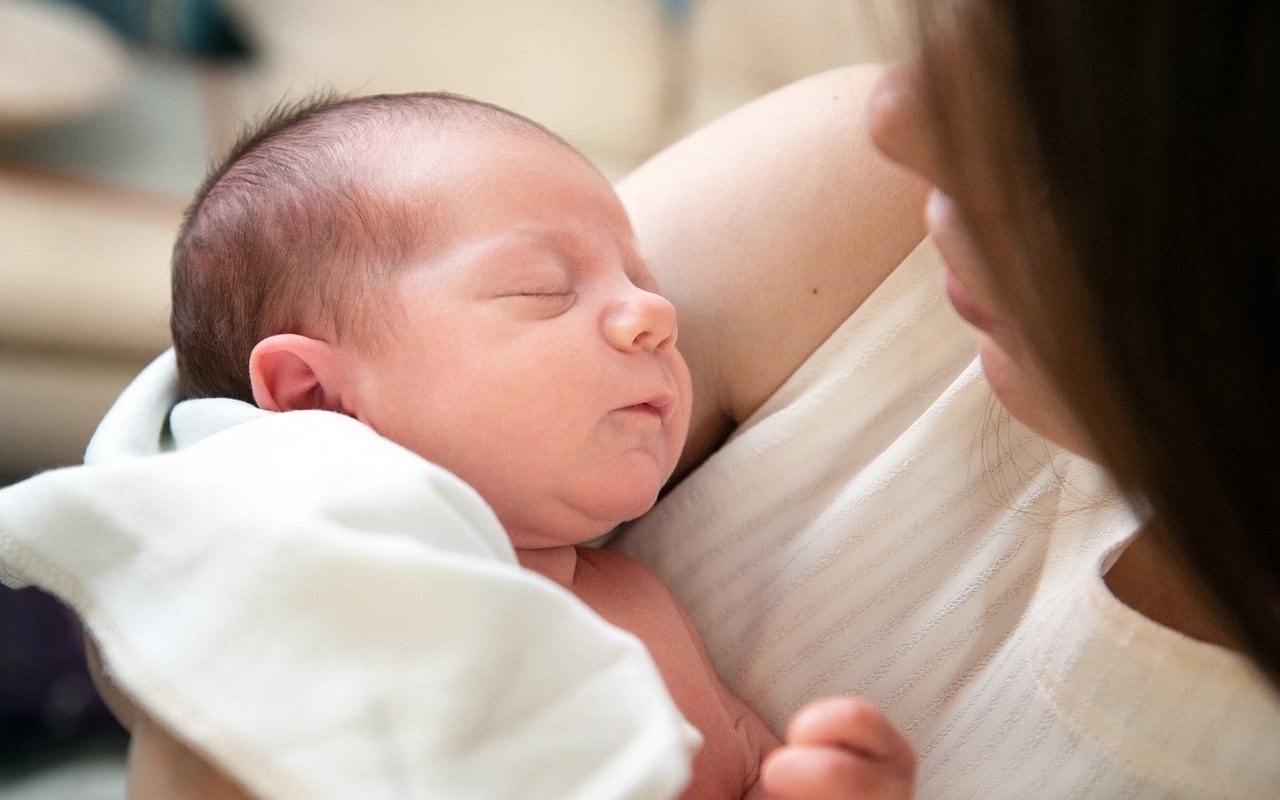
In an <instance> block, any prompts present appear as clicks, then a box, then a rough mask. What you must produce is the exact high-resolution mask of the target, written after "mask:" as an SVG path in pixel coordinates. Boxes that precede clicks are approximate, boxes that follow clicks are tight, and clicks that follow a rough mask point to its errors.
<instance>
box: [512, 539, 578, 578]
mask: <svg viewBox="0 0 1280 800" xmlns="http://www.w3.org/2000/svg"><path fill="white" fill-rule="evenodd" d="M516 559H517V560H518V561H519V562H520V566H522V567H524V568H525V569H529V570H533V571H534V572H536V573H538V574H539V575H542V576H543V577H544V578H548V579H550V580H553V581H555V582H556V583H558V584H560V585H561V586H563V587H565V588H572V586H573V578H574V574H575V573H576V571H577V569H578V548H576V547H574V546H573V545H571V544H565V545H560V546H559V547H537V548H527V549H521V548H518V547H517V548H516Z"/></svg>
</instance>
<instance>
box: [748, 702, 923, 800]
mask: <svg viewBox="0 0 1280 800" xmlns="http://www.w3.org/2000/svg"><path fill="white" fill-rule="evenodd" d="M915 776H916V756H915V752H914V751H913V750H912V748H911V745H910V744H908V743H907V740H906V739H904V738H902V734H900V733H898V731H897V730H895V729H894V727H893V725H891V724H890V723H889V721H888V720H887V719H885V716H884V714H883V713H881V711H880V709H878V708H876V707H875V706H874V705H872V704H871V703H868V702H867V701H866V700H863V699H861V698H857V697H828V698H824V699H822V700H817V701H814V702H813V703H810V704H809V705H807V706H805V707H804V708H802V709H800V711H799V712H798V713H797V714H796V715H795V716H794V717H792V718H791V723H790V724H789V725H788V726H787V741H786V744H784V745H783V746H782V747H779V748H777V749H776V750H774V751H773V752H771V753H770V754H769V755H768V756H767V757H766V758H765V762H764V764H763V766H762V767H761V777H760V782H759V783H758V784H757V789H756V790H754V791H753V792H752V793H751V794H750V795H748V798H749V799H750V800H755V798H756V797H759V798H761V800H763V798H769V800H889V799H890V798H893V799H895V800H896V799H897V798H910V797H912V796H913V790H914V787H915ZM761 786H762V787H763V789H764V791H763V792H760V789H759V787H761Z"/></svg>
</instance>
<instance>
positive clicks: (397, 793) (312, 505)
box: [0, 354, 698, 800]
mask: <svg viewBox="0 0 1280 800" xmlns="http://www.w3.org/2000/svg"><path fill="white" fill-rule="evenodd" d="M174 397H175V385H174V366H173V361H172V358H171V356H170V355H168V354H166V356H164V357H162V358H161V359H159V360H158V361H157V362H156V363H154V364H153V365H152V366H151V367H149V368H148V369H147V370H146V371H145V372H144V373H143V374H142V375H140V376H139V378H138V379H137V381H135V383H134V384H133V385H132V386H131V387H130V388H129V389H128V390H127V391H126V392H125V394H124V395H123V396H122V397H121V399H120V401H119V402H118V403H117V405H116V406H115V408H113V410H112V411H111V412H110V414H108V416H107V417H106V419H105V420H104V421H103V424H102V426H101V428H100V430H99V433H98V434H97V435H96V436H95V439H94V441H93V443H92V445H91V447H90V449H89V453H88V455H87V464H86V466H83V467H76V468H70V469H64V470H58V471H54V472H49V473H45V474H43V475H40V476H37V477H35V478H33V479H31V480H28V481H26V482H23V483H21V484H18V485H15V486H12V487H9V488H8V489H5V490H3V491H2V492H0V578H3V580H4V582H5V583H7V584H9V585H11V586H22V585H28V584H30V585H36V586H40V587H42V588H44V589H45V590H47V591H49V592H51V593H53V594H55V595H57V596H58V597H60V598H61V599H62V600H64V601H65V602H67V603H68V604H69V605H70V606H71V607H72V608H74V609H75V610H76V612H77V613H78V614H79V615H80V617H81V618H82V619H83V620H84V622H85V624H86V626H87V627H88V629H89V631H90V632H91V634H92V636H93V637H94V638H95V640H96V641H97V643H98V645H99V647H100V648H101V650H102V653H103V656H104V658H105V660H106V662H107V665H108V669H109V671H110V673H111V675H112V677H113V678H114V679H115V680H116V681H117V682H118V683H119V684H120V685H121V686H122V687H123V688H124V689H125V690H126V691H127V692H129V693H130V694H131V695H132V696H133V697H134V698H135V699H136V700H137V701H138V702H139V703H140V704H141V705H142V706H143V707H145V708H146V709H147V710H148V711H149V712H150V713H151V714H153V715H154V716H155V717H157V718H158V719H160V720H161V721H162V722H164V723H166V724H167V725H168V726H169V727H171V728H172V729H173V730H174V731H176V732H177V733H178V734H179V735H180V736H181V737H182V738H184V739H186V740H187V741H189V742H191V743H192V744H194V745H195V746H196V747H198V748H199V749H200V750H202V751H203V752H205V753H206V754H207V755H208V757H209V758H210V759H211V760H212V761H214V762H215V763H217V764H218V765H220V766H221V767H222V768H224V769H225V770H226V771H227V772H229V773H230V774H232V775H234V776H235V777H236V778H237V779H239V780H240V781H241V782H242V783H244V784H245V785H246V786H247V787H248V788H249V789H250V790H251V791H252V792H253V793H255V794H257V795H260V796H262V797H264V798H279V799H281V800H284V799H285V798H298V799H301V798H308V799H313V798H328V797H332V798H353V797H359V798H362V799H365V798H367V799H369V800H378V799H380V798H388V799H390V798H418V797H422V798H503V797H520V798H548V800H551V799H552V798H554V799H555V800H564V799H565V798H583V799H584V800H586V799H587V798H590V799H591V800H598V799H599V798H667V797H672V796H674V795H675V794H677V793H678V791H679V789H680V788H681V786H683V784H684V781H685V780H686V778H687V775H688V768H689V761H690V756H691V752H692V750H693V749H695V748H696V746H697V742H698V737H697V733H696V732H695V731H693V729H692V728H690V727H689V726H688V725H687V723H685V722H684V720H683V718H682V717H681V716H680V714H679V712H678V711H677V709H676V708H675V706H674V704H673V703H672V701H671V700H670V697H669V695H668V694H667V692H666V689H665V686H664V684H663V682H662V680H661V677H660V676H659V675H658V672H657V670H656V668H655V667H654V665H653V663H652V661H651V659H650V658H649V656H648V653H647V652H646V650H645V649H644V647H643V646H642V645H641V644H640V642H639V641H638V640H637V639H635V638H634V637H632V636H630V635H629V634H626V633H624V632H622V631H619V630H617V629H615V628H613V627H611V626H609V625H608V624H606V623H605V622H604V621H603V620H601V619H600V618H599V617H598V616H596V615H595V614H594V613H592V612H591V611H590V610H589V609H587V608H586V607H585V606H584V605H582V604H581V603H580V602H579V601H578V600H577V599H576V598H574V597H573V596H572V595H571V594H569V593H568V592H566V591H564V590H562V589H561V588H560V587H558V586H555V585H554V584H552V583H551V582H549V581H546V580H544V579H542V578H541V577H540V576H537V575H534V574H532V573H529V572H526V571H524V570H521V569H520V568H519V567H518V566H517V565H516V562H515V557H514V553H513V551H512V549H511V546H510V543H509V542H508V540H507V538H506V536H505V534H504V532H503V530H502V528H501V526H500V525H499V523H498V520H497V519H496V517H495V516H494V515H493V513H492V511H491V510H490V509H489V508H488V506H487V505H485V503H484V502H483V501H482V500H481V499H480V497H479V496H478V495H477V494H476V493H475V492H474V491H473V490H471V488H470V487H468V486H467V485H466V484H464V483H463V482H462V481H460V480H458V479H457V478H456V477H454V476H452V475H451V474H449V473H447V472H446V471H444V470H442V469H440V468H439V467H437V466H434V465H432V464H430V463H428V462H426V461H424V460H423V459H421V458H419V457H417V456H416V455H414V454H412V453H410V452H409V451H407V450H405V449H403V448H401V447H399V446H397V445H395V444H393V443H391V442H389V441H387V440H386V439H383V438H381V437H380V436H378V435H376V434H374V433H373V432H372V431H371V430H369V429H368V428H367V427H365V426H363V425H361V424H360V423H358V422H356V421H354V420H352V419H349V418H347V417H344V416H341V415H337V414H330V413H325V412H293V413H288V414H273V413H269V412H264V411H261V410H259V409H256V408H253V407H252V406H249V405H247V404H244V403H239V402H236V401H232V400H197V401H187V402H184V403H182V404H180V405H179V406H178V407H177V408H176V409H174V412H173V413H172V415H170V414H169V409H170V407H171V405H172V402H173V399H174Z"/></svg>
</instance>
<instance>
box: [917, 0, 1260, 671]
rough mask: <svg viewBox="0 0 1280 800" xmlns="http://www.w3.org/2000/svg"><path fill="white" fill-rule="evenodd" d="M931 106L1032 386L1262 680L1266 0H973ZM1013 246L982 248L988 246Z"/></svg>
mask: <svg viewBox="0 0 1280 800" xmlns="http://www.w3.org/2000/svg"><path fill="white" fill-rule="evenodd" d="M933 22H934V27H933V28H932V29H931V33H930V34H928V35H927V36H926V40H927V42H928V43H927V44H926V45H925V47H924V51H923V60H924V75H925V76H926V77H925V85H926V89H927V93H928V95H929V98H930V105H931V108H932V111H933V113H934V117H935V120H936V123H937V125H938V127H939V130H940V131H941V132H942V138H943V140H944V142H945V145H946V151H945V153H944V155H945V156H946V158H947V160H948V161H949V162H950V163H949V164H948V174H949V177H950V179H951V180H953V181H954V186H953V187H952V191H953V193H955V194H956V195H957V200H958V201H959V202H960V204H961V206H962V207H966V206H967V207H968V208H967V209H966V210H968V209H970V208H972V207H973V206H974V202H975V200H974V198H976V197H978V196H980V195H983V194H985V195H992V194H998V195H999V196H1000V197H1001V203H1002V204H1003V207H1002V208H1001V209H1000V212H999V214H998V216H999V217H1000V221H1001V223H1002V224H1001V225H1000V226H992V225H990V222H991V220H992V218H991V217H990V216H986V217H983V216H981V215H972V216H970V219H969V222H970V224H971V226H972V227H973V228H974V234H975V238H977V239H978V242H979V244H980V246H982V247H983V249H984V251H986V252H987V254H988V256H989V257H990V260H991V262H992V265H993V270H994V272H995V273H996V274H995V276H994V277H995V280H996V282H997V284H998V289H999V290H1000V291H1001V293H1002V294H1003V297H1002V300H1003V301H1004V303H1005V304H1006V307H1008V308H1011V309H1014V310H1015V313H1016V314H1017V316H1018V322H1019V327H1020V328H1021V329H1022V333H1023V335H1024V337H1025V338H1026V340H1027V344H1028V346H1029V347H1030V349H1031V351H1032V352H1033V353H1034V355H1035V357H1036V358H1037V360H1038V362H1039V363H1040V365H1041V367H1042V368H1043V369H1044V370H1045V372H1046V373H1047V374H1048V376H1049V378H1050V380H1051V382H1052V383H1053V384H1054V386H1055V387H1056V389H1057V390H1058V392H1059V394H1060V395H1061V396H1062V397H1063V399H1064V400H1065V401H1066V402H1067V404H1068V405H1069V407H1070V408H1071V410H1072V413H1073V414H1074V415H1075V417H1076V420H1077V421H1078V422H1079V423H1080V425H1081V426H1082V427H1083V428H1084V429H1085V430H1086V431H1087V432H1088V434H1089V435H1090V437H1091V439H1092V442H1091V443H1092V446H1093V451H1094V453H1095V454H1096V455H1097V456H1098V457H1099V458H1100V459H1101V460H1102V462H1103V463H1104V464H1105V465H1106V466H1107V467H1108V468H1109V469H1110V471H1111V472H1112V473H1113V474H1114V476H1115V477H1116V479H1117V480H1118V481H1119V483H1120V484H1121V486H1122V488H1124V489H1125V490H1126V491H1127V492H1128V493H1129V494H1130V496H1131V497H1133V499H1134V501H1135V503H1136V504H1138V506H1139V508H1140V509H1141V510H1143V511H1144V512H1145V513H1146V514H1147V515H1148V516H1149V517H1150V519H1151V522H1152V524H1151V526H1150V528H1151V531H1152V532H1153V533H1154V534H1155V535H1157V536H1158V537H1159V544H1161V545H1162V547H1163V549H1164V550H1165V551H1166V552H1167V553H1169V554H1170V555H1172V556H1173V557H1174V558H1175V559H1176V560H1177V561H1179V562H1181V563H1182V564H1183V565H1184V566H1185V567H1186V568H1187V571H1188V572H1190V573H1191V574H1193V575H1194V576H1195V577H1196V578H1197V580H1198V582H1199V583H1200V584H1201V586H1202V588H1203V589H1204V592H1205V595H1206V598H1207V599H1208V600H1209V601H1210V603H1211V604H1212V605H1214V606H1216V607H1217V610H1218V611H1219V614H1220V616H1221V617H1222V618H1223V620H1224V621H1225V622H1226V624H1227V625H1228V626H1230V628H1231V630H1230V633H1231V635H1232V636H1233V637H1234V638H1236V639H1237V640H1238V641H1239V642H1240V643H1241V644H1242V646H1243V647H1244V648H1245V649H1246V650H1247V651H1248V653H1249V654H1250V655H1251V656H1252V658H1253V659H1254V661H1255V662H1256V663H1257V664H1258V665H1259V666H1260V667H1261V668H1262V669H1263V670H1264V671H1265V672H1266V673H1267V674H1268V675H1269V676H1270V678H1271V679H1272V681H1273V682H1274V683H1276V684H1277V685H1280V401H1278V398H1280V357H1278V356H1280V331H1277V313H1278V312H1280V4H1277V3H1275V2H1274V0H1259V1H1256V2H1222V0H1212V1H1210V0H1201V2H1193V3H1164V2H1146V1H1143V0H1135V1H1133V2H1121V3H1099V2H1090V1H1089V0H1075V1H1074V2H1063V1H1062V0H1053V1H1050V0H990V1H989V2H988V1H981V2H974V3H961V4H958V5H953V6H952V7H951V8H950V10H949V14H948V16H947V17H946V18H943V19H934V20H933ZM995 227H1006V228H1010V229H1012V230H1014V231H1015V232H1016V233H1015V239H1014V241H1002V236H1001V235H1000V234H998V233H996V232H994V231H993V230H992V228H995Z"/></svg>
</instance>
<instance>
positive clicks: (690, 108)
mask: <svg viewBox="0 0 1280 800" xmlns="http://www.w3.org/2000/svg"><path fill="white" fill-rule="evenodd" d="M204 2H206V3H208V2H216V0H204ZM896 5H897V4H896V3H893V2H892V0H700V1H699V0H692V2H690V0H683V1H681V0H523V1H522V2H518V3H513V2H508V0H375V2H370V3H351V2H347V0H225V2H224V3H223V10H224V11H225V12H226V13H227V14H229V15H231V16H232V17H233V18H234V19H235V20H236V21H237V22H238V24H239V26H240V27H241V29H242V30H243V31H244V32H245V34H246V38H247V40H248V42H249V44H250V46H251V48H252V50H253V58H252V59H251V60H250V61H249V62H247V63H245V64H242V65H226V64H220V65H210V64H205V63H201V62H197V61H193V60H190V59H184V58H180V57H177V56H175V55H173V54H163V53H156V52H150V51H145V50H142V49H139V48H137V47H132V48H126V47H124V46H123V45H121V44H120V43H119V42H115V41H112V40H111V38H110V37H109V36H108V35H107V34H106V33H105V29H103V28H101V26H98V27H97V28H95V27H94V25H93V23H92V22H91V21H89V20H88V19H87V18H86V17H85V16H84V15H83V14H81V15H76V14H73V13H72V12H70V11H69V10H68V9H65V8H62V7H54V6H53V5H52V0H0V31H4V32H6V33H8V32H10V29H12V26H10V29H6V28H5V27H4V24H3V20H4V19H5V17H4V16H3V14H4V12H5V11H6V10H8V11H10V12H12V13H11V14H10V16H9V18H10V19H16V18H17V15H25V18H26V19H27V25H26V29H25V32H24V33H23V34H22V35H23V36H25V37H26V40H25V44H26V45H28V46H26V47H24V48H16V47H7V46H6V45H5V44H4V42H5V38H4V34H2V33H0V236H2V237H3V244H2V245H0V479H3V478H6V477H8V478H14V477H21V476H22V475H26V474H29V473H31V472H34V471H36V470H39V469H43V468H47V467H50V466H55V465H62V464H72V463H77V462H78V461H79V458H80V455H81V453H82V451H83V448H84V444H85V442H86V441H87V439H88V436H89V434H90V433H91V432H92V430H93V427H94V425H95V424H96V422H97V421H98V419H99V418H100V417H101V415H102V414H103V412H104V411H105V410H106V408H107V406H108V405H109V404H110V402H111V400H112V399H113V398H114V397H115V395H116V394H117V393H118V392H119V391H120V389H121V388H123V386H124V384H125V383H126V382H127V381H128V380H129V378H130V377H131V376H132V375H134V374H135V373H136V372H137V371H138V370H139V369H140V368H141V367H142V366H143V365H144V364H145V363H146V361H147V360H149V359H150V358H151V357H152V356H154V355H155V354H156V353H158V352H159V351H160V350H162V349H164V348H165V347H166V346H167V343H168V329H167V314H168V311H167V304H168V255H169V249H170V245H171V242H172V237H173V234H174V231H175V229H176V227H177V225H178V223H179V220H180V218H181V212H182V209H183V207H184V206H185V203H186V200H187V198H188V197H189V195H190V193H191V192H192V190H193V189H194V188H195V186H196V185H197V184H198V182H199V180H200V178H201V176H202V174H203V172H204V170H205V169H206V168H207V165H208V163H209V162H210V161H211V160H212V159H213V158H214V157H215V156H216V154H217V153H219V152H220V151H222V150H223V149H224V148H225V147H226V146H227V145H228V144H229V143H230V141H231V140H232V139H233V138H234V136H235V135H236V132H237V131H238V129H239V128H240V126H241V121H242V120H243V119H246V118H248V117H251V116H252V115H254V114H256V113H260V112H261V111H262V110H264V109H266V108H268V107H270V106H271V105H273V104H275V103H276V102H278V101H280V100H281V99H284V98H287V97H297V96H299V95H301V94H304V93H306V92H308V91H311V90H313V89H317V88H327V87H332V88H337V89H339V90H343V91H351V92H361V93H363V92H375V91H404V90H411V89H448V90H451V91H457V92H461V93H464V94H470V95H473V96H477V97H480V98H483V99H486V100H490V101H493V102H497V103H500V104H503V105H506V106H508V107H511V108H513V109H515V110H517V111H520V112H522V113H524V114H527V115H529V116H530V117H533V118H534V119H537V120H539V121H540V122H542V123H544V124H546V125H547V126H548V127H550V128H552V129H554V130H556V131H557V132H559V133H560V134H562V135H563V136H565V138H567V139H568V140H569V141H570V142H572V143H574V144H575V145H577V146H578V147H579V148H581V149H582V150H583V151H584V152H585V153H586V154H587V155H588V157H590V158H592V159H593V160H594V161H595V162H596V163H597V164H598V165H600V167H601V168H602V169H603V170H604V171H605V172H606V174H608V175H610V176H612V177H620V176H621V175H623V174H625V173H626V171H627V170H629V169H630V168H631V167H633V166H635V165H636V164H638V163H639V162H640V161H641V160H643V159H644V158H645V157H646V156H648V155H650V154H651V153H653V152H655V151H656V150H658V149H660V148H661V147H662V146H663V145H664V144H666V143H667V142H669V141H670V140H672V139H673V138H674V137H676V136H678V135H679V134H681V133H683V132H685V131H687V130H689V129H691V128H693V127H695V126H696V125H697V124H699V123H701V122H704V121H706V120H708V119H710V118H712V117H714V116H716V115H718V114H719V113H721V112H723V111H725V110H727V109H729V108H731V107H733V106H736V105H738V104H740V103H742V102H745V101H747V100H749V99H751V98H752V97H755V96H757V95H759V94H762V93H764V92H766V91H769V90H770V89H773V88H775V87H777V86H780V85H782V84H785V83H787V82H789V81H792V80H795V79H797V78H799V77H802V76H804V75H807V74H811V73H814V72H818V71H820V70H823V69H826V68H829V67H833V66H837V65H839V64H842V63H851V62H854V61H865V60H875V59H880V58H883V57H884V56H886V55H887V54H890V53H892V52H894V51H895V50H897V49H899V48H900V47H901V42H902V41H903V38H902V37H901V35H900V32H901V31H902V30H903V28H902V26H901V20H900V19H899V18H898V17H897V16H895V15H894V14H893V13H892V10H893V9H894V8H895V7H896ZM37 17H38V18H40V19H39V21H38V22H32V20H33V19H36V18H37ZM72 29H74V30H75V31H78V33H72V34H68V33H67V31H70V30H72ZM14 30H16V29H14ZM886 32H888V33H886ZM68 36H71V38H72V39H75V38H76V37H77V36H79V41H80V43H81V45H82V46H81V51H82V56H81V60H80V61H79V62H76V61H75V60H74V59H72V58H71V57H70V56H68V57H67V59H64V60H56V61H55V62H54V63H55V64H56V66H57V70H54V69H53V67H51V66H48V65H46V66H41V64H42V63H44V62H48V61H49V54H50V53H57V52H63V53H74V52H76V51H74V49H72V48H70V47H69V46H68V45H66V42H67V41H70V40H69V39H68V38H67V37H68ZM41 37H44V39H43V40H42V39H41ZM59 37H61V38H59ZM95 41H96V43H97V44H96V47H95V45H94V42H95ZM47 43H60V44H56V46H55V45H51V44H47ZM50 46H54V49H52V50H51V49H49V48H50ZM57 47H61V48H62V49H61V51H59V50H58V49H57ZM23 50H25V51H26V56H25V59H26V60H25V61H23V60H22V59H23V58H24V56H23V52H22V51H23ZM86 54H87V55H86ZM9 57H12V61H11V62H10V63H6V59H8V58H9ZM41 59H44V62H42V61H41ZM77 69H79V70H81V73H80V78H81V80H80V82H79V83H78V84H76V81H75V80H74V73H75V71H76V70H77ZM55 71H57V72H59V73H64V77H63V78H62V80H63V81H64V83H63V84H58V83H57V82H55V81H53V80H52V77H53V75H54V72H55ZM42 73H43V74H44V75H45V77H47V78H49V80H44V78H42V77H41V75H42ZM65 75H72V76H73V78H72V79H67V78H65ZM6 83H8V84H12V85H13V87H14V91H12V92H10V93H9V94H6V92H5V87H6ZM73 84H75V86H73ZM60 86H61V88H59V87H60ZM77 86H78V88H79V90H80V93H79V94H77V93H76V92H75V91H72V90H71V89H72V88H75V87H77ZM22 97H25V98H26V99H27V101H28V103H29V101H30V100H31V98H35V99H36V100H37V101H38V100H40V98H44V99H45V100H47V101H48V106H49V109H48V110H47V112H46V113H45V115H44V116H43V117H41V116H40V115H39V114H33V113H31V111H30V109H27V110H25V111H23V110H22V109H20V108H19V105H20V103H19V101H18V100H15V98H22ZM55 100H57V103H55V102H54V101H55ZM6 104H8V107H7V108H6ZM37 105H38V102H37ZM54 106H56V108H55V107H54ZM24 115H25V116H24ZM19 117H21V119H19ZM6 119H7V120H10V121H11V123H12V124H9V125H7V126H6V124H5V120H6Z"/></svg>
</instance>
